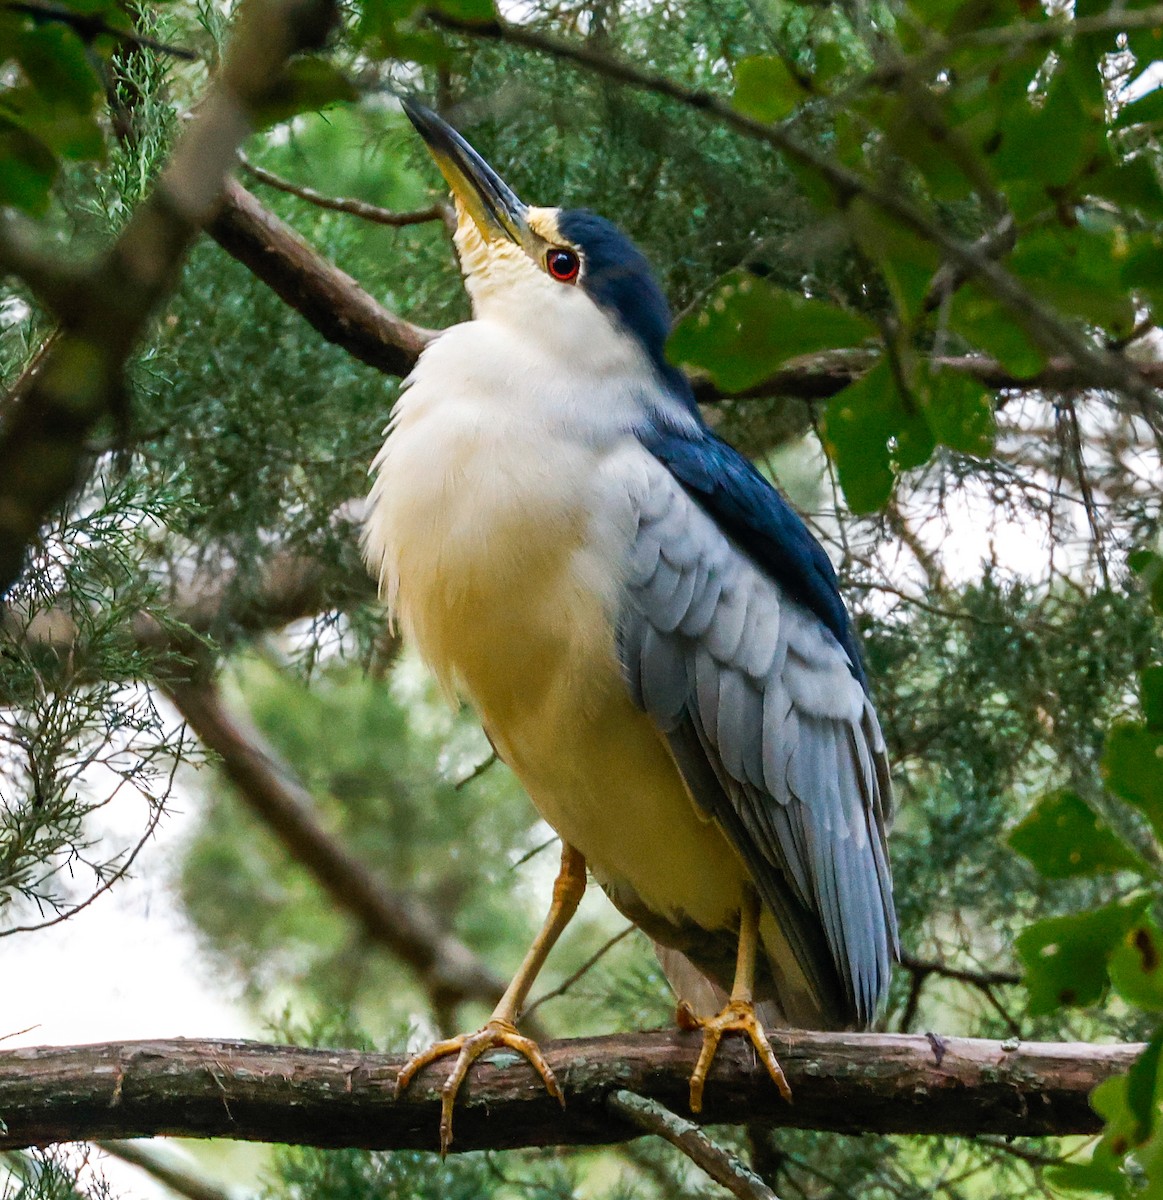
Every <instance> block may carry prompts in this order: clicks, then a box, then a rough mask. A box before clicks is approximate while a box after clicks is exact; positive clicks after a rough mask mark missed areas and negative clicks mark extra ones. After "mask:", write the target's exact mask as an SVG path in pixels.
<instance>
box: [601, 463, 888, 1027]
mask: <svg viewBox="0 0 1163 1200" xmlns="http://www.w3.org/2000/svg"><path fill="white" fill-rule="evenodd" d="M647 478H648V486H647V489H646V491H645V493H644V495H643V496H642V497H641V498H640V504H639V510H638V527H637V533H636V537H635V541H634V544H633V547H632V552H631V555H630V560H629V578H628V581H627V582H628V603H627V605H626V610H625V611H624V612H623V613H622V614H621V619H620V624H619V653H620V655H621V659H622V664H623V667H624V670H625V673H626V678H627V683H628V686H629V689H630V692H631V695H632V697H633V699H634V701H635V702H636V703H637V704H638V705H639V706H640V707H641V708H643V709H644V710H645V711H646V712H647V713H649V714H650V716H651V717H652V718H653V719H654V720H655V722H656V723H657V724H658V726H659V729H660V730H661V731H662V732H663V733H664V734H666V736H667V738H668V740H669V743H670V746H671V751H672V753H673V754H674V756H675V761H676V763H677V764H678V766H679V769H680V770H681V771H682V774H683V777H684V778H685V779H686V781H687V784H688V786H689V787H690V789H691V792H692V794H693V795H694V797H695V799H696V800H697V801H698V802H699V803H700V804H701V805H702V806H703V807H705V808H706V809H707V810H708V811H709V812H711V813H712V814H713V815H714V816H715V817H716V818H717V819H718V821H719V823H720V824H721V825H722V827H723V828H724V830H725V831H726V832H727V834H728V836H729V837H730V838H731V840H732V841H733V842H734V844H735V846H736V848H737V849H738V850H739V852H740V853H741V854H742V855H743V858H744V860H745V861H746V862H747V863H748V866H749V868H750V870H751V872H752V874H753V876H754V877H755V880H756V884H757V886H758V887H759V890H760V892H761V894H762V895H763V897H764V900H765V902H766V903H767V905H768V907H769V908H771V910H772V912H773V913H774V915H775V916H776V918H777V920H778V921H779V924H780V926H781V928H782V930H783V932H784V935H785V936H786V937H787V938H788V940H789V942H790V944H791V945H792V947H793V950H794V952H795V954H796V957H797V959H798V960H799V961H800V965H801V967H802V968H803V969H804V971H805V974H806V975H807V977H808V979H809V981H810V982H811V983H812V985H813V989H814V990H815V992H816V994H817V998H818V1000H819V1003H820V1006H821V1015H822V1016H824V1017H825V1018H826V1019H827V1020H829V1021H830V1022H833V1023H847V1022H850V1021H852V1020H856V1021H858V1022H860V1023H862V1024H865V1023H867V1022H868V1021H870V1020H871V1019H872V1017H873V1016H874V1015H875V1012H876V1008H877V1005H878V1003H879V1000H880V998H881V996H882V995H883V993H884V990H885V988H886V987H887V983H888V975H889V970H890V965H891V959H892V956H893V955H894V954H895V952H896V949H897V941H896V921H895V916H894V913H893V904H892V880H891V876H890V873H889V867H888V856H887V848H886V843H885V827H886V822H887V818H888V816H889V812H888V809H889V805H890V798H891V790H890V784H889V777H888V768H887V763H886V759H885V746H884V738H883V736H882V735H881V731H880V726H879V724H878V723H877V720H876V714H875V712H874V710H873V708H872V705H871V703H870V701H869V699H868V697H867V696H866V695H865V693H864V690H863V689H862V688H861V686H860V684H859V682H858V681H857V680H856V679H855V678H854V677H853V675H852V673H851V671H850V670H849V663H848V659H847V656H846V654H845V652H844V650H843V649H842V648H841V646H840V645H839V643H838V642H837V641H836V640H835V638H834V637H833V636H832V634H831V633H830V632H829V631H828V630H827V629H826V627H825V626H824V625H823V624H822V623H821V622H820V621H819V620H818V619H817V618H816V617H815V616H814V615H813V614H811V613H810V612H808V611H807V610H806V609H804V608H802V607H801V606H800V605H798V604H797V603H796V602H795V601H793V600H791V599H790V598H789V597H788V596H786V595H785V594H784V593H783V592H782V590H781V589H780V588H779V586H778V585H777V584H776V583H775V582H774V581H772V580H771V579H769V578H768V577H767V576H766V575H764V574H763V573H762V572H761V571H760V570H759V569H758V568H757V567H756V566H755V565H754V564H753V563H752V562H751V560H750V559H748V558H747V556H746V555H745V554H743V552H742V551H740V550H739V549H738V548H736V547H735V546H734V545H733V544H732V543H731V542H730V541H729V540H728V539H727V538H726V537H725V536H724V535H723V534H722V532H721V531H720V530H719V529H718V527H717V526H716V525H715V524H714V522H713V521H712V520H711V519H710V517H708V516H707V515H706V514H705V513H704V512H703V511H702V510H701V509H700V508H699V507H698V506H697V505H696V504H695V503H694V502H693V501H692V500H691V499H690V497H689V496H687V495H686V493H685V492H684V491H683V490H682V489H681V487H679V485H678V484H677V483H676V482H675V481H674V480H673V478H672V477H671V476H670V474H669V473H668V472H667V471H666V470H665V468H664V467H662V465H661V464H654V463H653V462H652V464H651V467H650V468H649V469H648V471H647Z"/></svg>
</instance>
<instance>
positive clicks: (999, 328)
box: [949, 284, 1046, 379]
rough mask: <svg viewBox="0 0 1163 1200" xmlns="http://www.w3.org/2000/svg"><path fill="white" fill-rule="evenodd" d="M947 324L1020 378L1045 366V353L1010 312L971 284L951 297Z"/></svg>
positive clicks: (1033, 373)
mask: <svg viewBox="0 0 1163 1200" xmlns="http://www.w3.org/2000/svg"><path fill="white" fill-rule="evenodd" d="M949 327H950V328H951V329H953V330H954V331H955V332H957V333H959V334H961V336H962V337H964V338H965V339H966V340H968V341H969V342H972V343H973V345H974V346H976V347H977V348H978V349H979V350H983V351H984V352H985V353H986V354H988V355H990V356H991V357H993V358H996V359H997V360H998V362H1000V363H1001V364H1002V366H1004V367H1005V369H1006V370H1007V371H1009V372H1010V374H1012V375H1014V376H1016V377H1017V378H1019V379H1023V378H1026V377H1028V376H1030V375H1036V374H1037V373H1038V372H1039V371H1040V370H1041V369H1042V368H1043V367H1044V366H1045V365H1046V357H1045V355H1044V354H1043V353H1042V352H1041V351H1040V350H1039V349H1038V348H1037V347H1036V346H1034V344H1033V343H1032V342H1031V341H1030V339H1029V338H1028V337H1027V336H1026V334H1025V332H1024V331H1023V329H1022V328H1021V326H1020V325H1019V324H1018V322H1017V321H1016V320H1015V319H1014V315H1013V313H1011V312H1010V310H1009V309H1008V308H1006V307H1005V306H1004V305H1002V304H1000V303H998V301H996V300H994V299H993V297H992V296H988V295H986V294H985V293H984V292H982V291H980V290H979V289H978V288H977V287H975V286H974V285H973V284H969V285H967V286H965V287H963V288H961V289H960V290H959V291H958V292H957V294H956V296H954V297H953V303H952V304H951V305H950V307H949Z"/></svg>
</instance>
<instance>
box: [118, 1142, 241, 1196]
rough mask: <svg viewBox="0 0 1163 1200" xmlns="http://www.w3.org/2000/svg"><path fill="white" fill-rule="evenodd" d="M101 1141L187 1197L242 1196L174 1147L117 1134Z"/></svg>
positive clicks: (120, 1157) (134, 1164)
mask: <svg viewBox="0 0 1163 1200" xmlns="http://www.w3.org/2000/svg"><path fill="white" fill-rule="evenodd" d="M98 1145H99V1147H100V1148H101V1149H102V1150H104V1151H105V1153H106V1154H112V1155H113V1157H114V1158H119V1159H121V1161H122V1162H127V1163H131V1164H132V1165H133V1166H135V1167H137V1168H138V1169H139V1170H142V1171H144V1172H145V1173H146V1174H147V1175H149V1176H151V1177H152V1178H153V1179H156V1180H157V1182H158V1183H160V1184H162V1185H163V1186H165V1187H166V1188H168V1189H169V1190H170V1191H171V1192H176V1193H177V1195H179V1196H185V1197H186V1200H241V1193H234V1192H231V1191H230V1189H228V1188H226V1187H224V1186H223V1185H222V1184H219V1183H215V1182H214V1181H213V1180H210V1179H207V1178H206V1177H205V1176H204V1175H201V1174H199V1173H198V1172H197V1171H195V1170H193V1169H192V1168H190V1167H189V1166H187V1165H186V1163H184V1162H182V1161H181V1160H180V1159H179V1158H178V1157H177V1154H176V1153H175V1152H174V1150H173V1149H172V1148H170V1147H161V1148H157V1147H154V1146H151V1145H149V1144H148V1143H147V1142H131V1141H118V1140H117V1139H116V1138H110V1139H108V1140H107V1141H104V1142H99V1143H98Z"/></svg>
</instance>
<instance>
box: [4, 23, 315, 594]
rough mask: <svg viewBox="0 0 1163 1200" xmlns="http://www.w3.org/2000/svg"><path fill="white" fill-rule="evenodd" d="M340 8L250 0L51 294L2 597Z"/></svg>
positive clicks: (29, 395)
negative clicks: (115, 221)
mask: <svg viewBox="0 0 1163 1200" xmlns="http://www.w3.org/2000/svg"><path fill="white" fill-rule="evenodd" d="M335 15H336V9H335V6H334V4H333V3H332V2H331V0H246V2H245V3H244V4H242V5H241V6H240V8H239V13H238V18H237V31H236V33H235V34H234V36H233V37H232V38H231V42H230V46H229V47H228V50H227V53H226V56H225V58H224V60H223V65H222V69H221V71H220V72H219V74H218V76H217V78H216V80H215V83H214V84H213V86H212V87H211V88H210V91H209V92H208V94H207V95H206V97H205V99H204V100H203V102H202V103H201V104H200V105H199V106H198V109H197V114H196V116H195V118H194V120H193V121H191V123H190V124H189V126H188V127H187V128H186V130H185V132H184V133H183V134H182V136H181V137H180V138H179V140H178V143H177V145H176V146H175V148H174V151H173V153H172V155H171V156H170V159H169V162H168V163H167V165H166V167H165V169H164V170H163V172H162V174H161V176H160V178H159V180H158V182H157V184H156V186H155V187H154V189H153V191H152V192H151V193H150V194H149V196H148V197H147V198H146V199H145V200H144V201H143V202H142V203H141V204H140V205H139V206H138V208H137V210H136V211H135V213H134V214H133V217H132V218H131V219H130V221H129V223H128V224H127V225H126V227H125V229H124V231H123V232H122V233H121V235H120V237H118V239H117V241H116V242H115V243H114V244H113V246H112V247H111V248H110V250H109V251H108V252H107V253H106V254H105V255H104V256H103V257H102V258H101V259H100V261H99V262H98V263H97V264H96V265H95V266H94V267H93V268H92V269H91V270H89V271H86V272H85V273H84V275H83V277H82V278H81V279H80V280H79V281H78V282H77V283H76V285H75V286H74V287H72V288H71V289H70V290H69V291H68V292H67V293H66V294H64V295H61V296H56V297H50V298H49V299H50V301H51V306H52V307H53V309H54V310H55V315H56V316H57V317H58V319H59V320H60V324H61V332H60V336H59V337H57V338H56V339H55V340H54V342H53V344H52V346H51V348H50V349H49V350H48V351H47V353H46V354H45V355H44V358H43V361H42V362H41V363H40V365H39V369H38V370H37V371H36V372H35V374H33V375H31V376H30V377H29V378H28V381H27V387H26V388H25V389H24V390H23V391H22V392H21V393H20V394H19V395H17V396H14V397H10V398H9V400H8V402H7V403H6V404H5V405H4V408H3V411H0V597H2V596H4V595H5V594H6V593H7V592H8V590H9V588H10V587H11V585H12V584H13V582H14V581H15V580H16V578H17V576H18V575H19V573H20V569H21V566H22V565H23V560H24V555H25V551H26V550H27V547H28V545H29V543H30V542H31V541H32V539H33V538H34V537H35V536H36V534H37V531H38V530H39V529H40V527H41V524H42V522H43V521H44V519H45V518H46V517H47V516H48V514H49V513H50V512H52V511H53V510H54V509H55V508H57V507H58V506H59V505H60V504H61V503H62V502H63V501H64V500H65V499H66V498H67V497H68V495H69V493H70V492H71V491H72V489H73V488H74V486H75V485H76V482H77V479H78V476H79V474H80V471H81V468H82V465H83V464H84V462H85V460H86V458H87V447H86V439H87V437H88V434H89V432H90V431H91V430H92V428H93V427H94V425H95V424H96V423H97V422H98V421H100V420H101V419H102V418H103V417H105V416H108V415H117V414H118V413H119V412H120V411H121V408H122V406H123V404H124V398H123V388H124V378H123V373H124V366H125V362H126V360H127V358H128V357H129V355H130V353H131V351H132V349H133V347H134V345H135V344H136V343H137V341H138V339H139V338H140V337H141V335H142V333H143V331H144V330H145V328H146V325H147V323H148V321H149V319H150V317H151V315H152V314H153V312H154V310H155V309H156V308H157V306H158V304H159V303H160V302H161V301H162V300H163V299H164V297H165V296H167V295H168V294H169V292H170V290H171V289H172V287H173V284H174V280H175V279H176V276H177V273H178V269H179V267H180V265H181V263H182V260H183V259H184V258H185V255H186V251H187V250H188V248H189V246H190V243H191V242H192V241H193V239H194V237H195V236H196V234H197V232H198V230H199V229H200V228H201V227H202V226H203V225H204V224H205V222H206V221H207V219H208V218H209V216H210V215H211V213H212V212H213V210H214V207H215V204H216V203H217V200H218V197H219V195H220V193H221V190H222V184H223V181H224V180H225V178H226V175H227V173H228V172H229V171H230V170H231V169H232V168H233V165H234V162H235V157H236V154H237V150H238V146H239V143H240V142H241V141H242V140H243V138H245V137H246V135H247V134H248V133H249V132H250V129H251V126H252V124H253V114H254V112H255V110H256V107H257V106H258V105H259V104H260V103H262V102H263V100H264V99H265V98H266V97H267V95H269V93H270V90H271V88H272V87H273V86H274V85H275V84H276V83H277V82H278V81H279V79H280V78H281V75H282V71H283V68H284V66H285V63H286V60H287V58H288V57H289V56H290V55H292V54H294V53H295V52H296V51H298V50H302V49H306V48H308V47H311V46H317V45H319V44H320V43H321V42H322V40H323V39H324V38H325V37H326V35H327V32H328V31H329V29H330V27H331V24H332V22H333V21H334V19H335ZM8 244H9V245H10V246H11V245H12V244H13V243H12V239H11V238H9V239H8ZM22 257H24V258H27V257H28V256H27V255H26V254H22ZM7 265H8V266H10V267H11V266H13V263H12V262H11V261H9V262H8V263H7ZM17 269H19V267H17Z"/></svg>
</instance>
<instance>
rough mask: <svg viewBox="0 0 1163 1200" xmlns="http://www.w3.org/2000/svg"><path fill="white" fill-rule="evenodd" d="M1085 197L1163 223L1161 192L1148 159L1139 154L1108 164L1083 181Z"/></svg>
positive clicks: (1162, 197)
mask: <svg viewBox="0 0 1163 1200" xmlns="http://www.w3.org/2000/svg"><path fill="white" fill-rule="evenodd" d="M1083 190H1084V191H1085V192H1086V194H1087V195H1088V196H1101V197H1102V198H1103V199H1104V200H1110V201H1112V202H1113V203H1114V204H1117V205H1118V206H1119V207H1120V208H1123V209H1135V210H1137V211H1138V212H1140V213H1142V214H1143V215H1144V216H1146V217H1150V218H1152V219H1154V220H1160V219H1163V188H1160V186H1159V173H1158V172H1157V171H1156V170H1155V167H1154V166H1153V165H1152V163H1151V161H1150V159H1149V158H1148V157H1147V156H1146V155H1145V154H1140V155H1138V156H1137V157H1136V158H1132V159H1130V160H1129V161H1127V162H1123V163H1117V162H1108V163H1107V164H1106V165H1105V166H1103V167H1102V169H1101V170H1099V171H1097V172H1096V173H1095V174H1094V175H1090V176H1088V177H1087V178H1086V180H1085V182H1084V185H1083Z"/></svg>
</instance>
